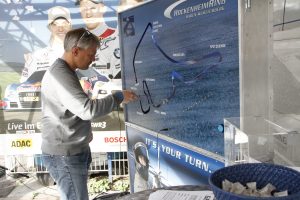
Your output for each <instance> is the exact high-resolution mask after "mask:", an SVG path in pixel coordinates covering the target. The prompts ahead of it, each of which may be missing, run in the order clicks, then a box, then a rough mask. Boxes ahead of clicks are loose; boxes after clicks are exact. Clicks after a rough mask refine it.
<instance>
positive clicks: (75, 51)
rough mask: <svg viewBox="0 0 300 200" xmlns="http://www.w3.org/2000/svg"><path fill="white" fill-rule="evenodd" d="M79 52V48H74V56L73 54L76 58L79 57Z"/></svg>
mask: <svg viewBox="0 0 300 200" xmlns="http://www.w3.org/2000/svg"><path fill="white" fill-rule="evenodd" d="M78 52H79V48H78V47H73V48H72V54H73V55H74V56H77V55H78Z"/></svg>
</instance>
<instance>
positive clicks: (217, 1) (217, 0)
mask: <svg viewBox="0 0 300 200" xmlns="http://www.w3.org/2000/svg"><path fill="white" fill-rule="evenodd" d="M185 1H187V0H178V1H176V2H175V3H173V4H171V5H170V6H169V7H168V8H167V9H166V10H165V12H164V15H165V17H167V18H169V19H172V16H171V13H172V11H173V10H174V11H173V16H174V17H175V16H180V15H185V14H190V13H193V12H197V11H200V10H204V9H208V8H212V7H215V6H220V5H224V4H225V3H226V0H209V1H207V2H204V3H199V4H197V5H195V6H189V7H186V8H183V9H175V8H176V7H177V6H178V5H180V4H182V3H183V2H185Z"/></svg>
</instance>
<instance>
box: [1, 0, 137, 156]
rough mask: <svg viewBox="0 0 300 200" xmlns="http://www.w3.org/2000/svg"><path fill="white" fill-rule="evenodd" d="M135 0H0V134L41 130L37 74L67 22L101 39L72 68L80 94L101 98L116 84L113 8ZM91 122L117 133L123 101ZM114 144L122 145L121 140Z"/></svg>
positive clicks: (54, 52)
mask: <svg viewBox="0 0 300 200" xmlns="http://www.w3.org/2000/svg"><path fill="white" fill-rule="evenodd" d="M139 2H142V1H141V0H134V1H123V0H121V1H119V0H104V1H91V0H80V1H79V0H76V1H67V0H59V1H54V0H44V1H38V0H0V79H1V83H0V134H34V133H40V132H41V117H42V113H41V110H42V107H41V106H42V104H41V80H42V78H43V75H44V73H45V71H46V70H47V69H48V68H49V67H50V66H51V65H52V63H53V62H54V61H55V60H56V59H57V58H59V57H61V56H62V54H63V52H64V49H63V40H64V37H65V34H66V33H67V31H69V30H71V29H73V28H80V27H84V28H86V29H88V30H89V31H91V32H93V33H94V34H96V35H97V36H98V37H99V39H101V47H100V48H99V50H98V52H97V54H96V60H95V61H94V62H93V63H92V64H91V66H90V68H89V69H88V70H77V71H76V73H77V76H78V81H79V82H80V83H81V86H82V88H83V90H84V91H85V92H86V94H87V95H89V96H90V97H91V98H102V97H104V96H106V95H108V94H110V93H111V91H112V90H120V89H121V88H122V85H121V67H120V53H119V52H120V51H119V34H118V27H117V11H121V10H123V9H125V8H128V7H131V6H134V5H136V4H138V3H139ZM92 127H93V131H94V132H95V133H99V134H100V133H101V134H103V137H117V135H120V133H121V132H123V131H124V129H125V128H124V117H123V107H121V108H119V109H118V110H115V111H113V112H112V113H110V114H109V115H107V116H105V117H99V118H96V119H94V120H93V122H92ZM122 135H124V133H122ZM0 136H1V137H2V136H3V135H0ZM95 139H97V136H96V137H95ZM0 140H1V139H0ZM108 144H110V143H104V142H103V141H102V140H101V141H98V146H99V145H100V146H101V145H102V146H105V147H107V148H106V149H105V150H104V149H103V148H102V149H101V150H104V151H114V150H116V149H115V148H113V147H112V149H110V147H109V145H108ZM111 144H112V143H111ZM119 145H122V146H123V148H124V146H126V142H125V143H124V142H122V143H120V144H119ZM113 146H115V144H114V145H113ZM98 149H99V148H98ZM118 149H120V147H119V148H118Z"/></svg>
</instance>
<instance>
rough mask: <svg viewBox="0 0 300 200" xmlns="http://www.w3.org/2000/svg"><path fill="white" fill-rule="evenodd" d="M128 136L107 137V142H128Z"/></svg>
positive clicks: (105, 139)
mask: <svg viewBox="0 0 300 200" xmlns="http://www.w3.org/2000/svg"><path fill="white" fill-rule="evenodd" d="M126 141H127V139H126V137H105V138H104V142H105V143H119V142H126Z"/></svg>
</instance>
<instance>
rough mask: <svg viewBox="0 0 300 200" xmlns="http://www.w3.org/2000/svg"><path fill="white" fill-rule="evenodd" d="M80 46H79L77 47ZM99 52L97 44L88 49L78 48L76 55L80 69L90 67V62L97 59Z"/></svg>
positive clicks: (77, 65)
mask: <svg viewBox="0 0 300 200" xmlns="http://www.w3.org/2000/svg"><path fill="white" fill-rule="evenodd" d="M75 48H78V47H75ZM96 52H97V45H95V46H92V47H90V48H88V49H81V48H78V54H77V56H76V67H77V68H78V69H83V70H85V69H88V68H89V66H90V64H91V63H92V62H93V61H95V56H96Z"/></svg>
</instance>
